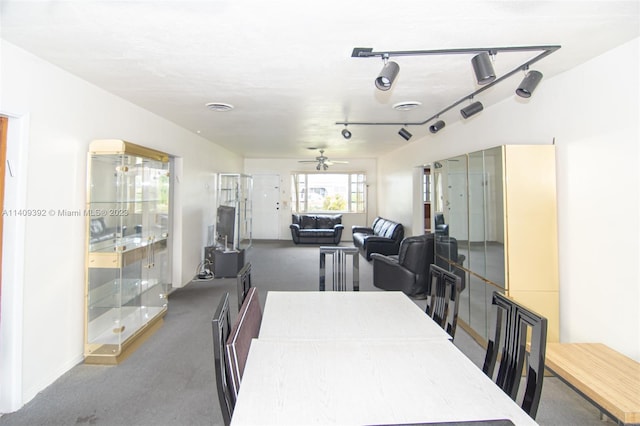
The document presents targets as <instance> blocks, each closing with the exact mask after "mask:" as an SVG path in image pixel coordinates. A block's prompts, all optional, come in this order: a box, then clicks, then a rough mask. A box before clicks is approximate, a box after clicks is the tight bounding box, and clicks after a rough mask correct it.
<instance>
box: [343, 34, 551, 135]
mask: <svg viewBox="0 0 640 426" xmlns="http://www.w3.org/2000/svg"><path fill="white" fill-rule="evenodd" d="M560 47H561V46H559V45H545V46H535V45H534V46H505V47H478V48H463V49H438V50H398V51H390V50H389V51H383V52H375V51H374V50H373V48H372V47H355V48H354V49H353V51H352V53H351V57H352V58H372V57H381V58H382V60H383V61H384V66H383V68H382V71H380V74H379V75H378V77H377V78H376V87H377V88H378V89H380V90H389V89H390V88H391V86H392V84H393V82H394V80H395V79H396V77H397V75H398V72H399V71H400V66H399V65H398V64H397V63H395V62H391V61H389V58H390V57H391V56H423V55H432V56H439V55H440V56H442V55H460V54H463V55H473V57H472V59H471V65H472V67H473V71H474V73H475V77H476V80H477V82H478V84H479V85H481V86H482V87H480V88H477V89H476V90H474V91H473V92H472V93H469V94H467V95H465V96H464V97H462V98H459V99H458V100H454V101H453V102H452V103H450V104H449V105H448V106H446V107H444V108H443V109H441V110H440V111H437V112H436V113H435V114H433V115H432V116H430V117H427V118H426V119H425V120H423V121H415V122H407V121H404V122H398V121H386V122H380V121H373V122H371V121H338V122H336V123H335V124H338V125H344V126H347V125H365V126H368V125H386V126H422V125H424V124H427V123H429V122H431V121H433V120H437V121H436V122H435V123H433V124H432V125H431V126H429V131H430V132H431V133H436V132H438V131H440V130H441V129H442V128H443V127H444V126H445V122H444V121H442V120H439V117H441V116H442V115H443V114H445V113H447V112H449V111H450V110H452V109H454V108H456V107H458V106H459V105H461V104H463V103H465V102H467V101H468V100H469V99H474V98H475V97H476V96H477V95H479V94H481V93H482V92H484V91H485V90H488V89H489V88H491V87H493V86H495V85H496V84H499V83H501V82H502V81H504V80H506V79H508V78H509V77H512V76H513V75H514V74H516V73H519V72H522V71H523V70H524V71H525V72H526V76H525V77H524V79H523V80H522V82H521V83H520V85H519V86H518V88H517V90H516V94H517V95H518V96H521V97H523V98H528V97H530V96H531V94H532V93H533V91H534V90H535V88H536V86H537V85H538V83H540V80H541V79H542V73H541V72H539V71H529V66H531V65H533V64H534V63H536V62H538V61H540V60H541V59H543V58H545V57H547V56H549V55H550V54H552V53H553V52H555V51H556V50H558V49H560ZM535 51H537V52H538V53H537V54H535V55H532V57H530V58H529V59H527V60H525V61H524V62H523V63H521V64H520V65H518V66H516V67H515V68H513V69H511V70H510V71H507V72H505V73H504V74H502V75H500V76H497V75H496V72H495V70H494V68H493V62H492V57H493V56H495V55H496V54H498V53H516V52H517V53H522V52H535ZM483 109H484V107H483V105H482V104H481V103H480V102H474V103H472V104H470V105H468V106H466V107H464V108H462V109H461V110H460V114H462V117H463V118H465V119H466V118H469V117H471V116H473V115H475V114H477V113H479V112H480V111H482V110H483ZM345 130H346V128H345ZM398 134H399V135H400V136H402V137H403V138H404V139H405V140H409V139H410V138H411V136H412V135H411V133H409V131H407V129H405V128H404V127H403V128H402V129H400V131H399V132H398ZM343 136H344V137H345V138H346V136H345V133H344V131H343Z"/></svg>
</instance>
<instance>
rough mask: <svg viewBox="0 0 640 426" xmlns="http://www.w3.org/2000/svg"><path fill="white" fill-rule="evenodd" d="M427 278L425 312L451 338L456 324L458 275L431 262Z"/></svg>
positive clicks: (459, 286)
mask: <svg viewBox="0 0 640 426" xmlns="http://www.w3.org/2000/svg"><path fill="white" fill-rule="evenodd" d="M428 280H429V285H428V290H429V293H428V294H427V307H426V312H427V314H428V315H429V316H430V317H431V318H432V319H433V320H434V321H435V322H436V323H437V324H439V325H440V327H442V328H443V329H444V330H445V331H446V332H447V333H448V334H449V336H451V338H452V339H453V338H454V337H455V334H456V326H457V324H458V302H459V300H460V290H461V281H460V277H459V276H458V275H456V274H454V273H453V272H449V271H447V270H446V269H444V268H441V267H439V266H437V265H435V264H433V263H432V264H431V265H429V276H428Z"/></svg>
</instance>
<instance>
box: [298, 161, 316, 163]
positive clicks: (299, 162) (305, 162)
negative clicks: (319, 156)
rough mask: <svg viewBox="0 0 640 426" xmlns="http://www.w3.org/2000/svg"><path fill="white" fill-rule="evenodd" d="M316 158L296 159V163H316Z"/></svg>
mask: <svg viewBox="0 0 640 426" xmlns="http://www.w3.org/2000/svg"><path fill="white" fill-rule="evenodd" d="M317 162H318V160H298V163H317Z"/></svg>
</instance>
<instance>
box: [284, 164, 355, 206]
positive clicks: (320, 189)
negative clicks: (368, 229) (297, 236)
mask: <svg viewBox="0 0 640 426" xmlns="http://www.w3.org/2000/svg"><path fill="white" fill-rule="evenodd" d="M366 177H367V176H366V174H365V173H327V172H323V173H293V174H292V175H291V206H292V208H293V211H294V212H296V213H306V212H314V213H324V212H327V213H364V212H365V208H366V187H367V184H366V181H367V179H366Z"/></svg>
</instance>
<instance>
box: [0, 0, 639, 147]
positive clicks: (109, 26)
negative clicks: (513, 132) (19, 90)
mask: <svg viewBox="0 0 640 426" xmlns="http://www.w3.org/2000/svg"><path fill="white" fill-rule="evenodd" d="M0 12H1V14H2V16H1V25H2V27H1V32H2V38H3V39H5V40H7V41H8V42H10V43H12V44H14V45H17V46H19V47H21V48H23V49H25V50H27V51H30V52H32V53H34V54H35V55H37V56H40V57H42V58H44V59H46V60H47V61H49V62H51V63H53V64H56V65H58V66H60V67H61V68H63V69H66V70H68V71H70V72H71V73H73V74H75V75H77V76H79V77H81V78H83V79H85V80H88V81H90V82H92V83H94V84H96V85H98V86H100V87H102V88H104V89H105V90H107V91H109V92H112V93H114V94H116V95H118V96H120V97H122V98H125V99H128V100H129V101H131V102H133V103H135V104H137V105H140V106H141V107H143V108H145V109H147V110H150V111H152V112H155V113H157V114H158V115H160V116H163V117H165V118H167V119H168V120H170V121H173V122H175V123H177V124H179V125H181V126H183V127H185V128H187V129H190V130H192V131H193V132H198V133H200V134H201V135H202V136H203V137H205V138H207V139H209V140H211V141H212V142H215V143H218V144H220V145H223V146H226V147H227V148H228V149H230V150H232V151H234V152H237V153H238V154H240V155H243V156H245V157H249V158H299V159H302V158H306V157H312V156H315V155H317V153H315V152H313V153H312V152H309V151H308V150H307V149H308V148H309V147H324V148H326V155H328V156H329V157H330V158H335V159H339V158H353V157H361V158H362V157H377V156H379V155H382V154H383V153H384V152H388V151H389V150H393V149H396V148H398V147H399V146H402V144H406V143H407V142H405V140H404V139H402V138H401V137H400V136H398V134H397V131H398V130H399V128H400V127H401V126H350V127H349V130H351V131H352V133H353V137H352V138H351V139H350V140H348V141H347V140H345V139H344V138H343V137H342V136H341V134H340V131H341V130H342V129H343V126H340V125H336V124H335V123H336V122H337V121H345V120H346V121H368V122H369V121H384V122H389V121H391V122H407V121H408V122H411V121H413V122H420V121H423V120H425V119H426V118H427V117H430V116H432V115H433V114H435V113H436V112H437V111H439V110H441V109H442V108H444V107H445V106H447V105H449V104H451V103H452V102H454V101H456V100H458V99H461V98H463V97H465V96H466V95H467V94H469V93H471V92H473V91H474V90H476V89H478V88H479V86H477V85H476V84H475V81H474V77H473V72H472V68H471V65H470V59H471V56H470V55H469V56H467V55H453V56H418V57H398V58H393V60H395V61H396V62H398V63H399V64H400V74H399V76H398V78H397V80H396V82H395V84H394V87H393V88H392V90H390V91H388V92H381V91H378V90H376V89H375V87H374V84H373V81H374V78H375V77H376V75H377V74H378V72H379V71H380V68H381V67H382V61H381V59H380V58H352V57H351V52H352V50H353V48H354V47H372V48H374V50H375V51H390V50H391V51H396V50H426V49H453V48H470V47H474V48H475V47H500V46H524V45H555V44H558V45H561V46H562V48H561V49H559V50H558V51H556V52H555V53H553V54H552V55H550V56H548V57H547V58H545V59H543V60H541V61H540V62H538V63H537V64H535V65H534V66H533V67H532V68H534V69H537V70H539V71H541V72H543V74H544V75H545V78H549V77H552V76H554V75H556V74H558V73H561V72H563V71H565V70H568V69H570V68H572V67H575V66H576V65H578V64H580V63H582V62H584V61H586V60H588V59H590V58H592V57H595V56H597V55H599V54H601V53H603V52H605V51H606V50H608V49H611V48H613V47H615V46H618V45H620V44H622V43H624V42H626V41H629V40H631V39H633V38H636V37H638V35H639V34H640V24H639V2H638V1H637V0H636V1H571V0H565V1H516V0H511V1H450V0H447V1H433V0H397V1H394V2H391V1H384V2H383V1H379V0H323V1H301V0H274V1H263V0H219V1H208V0H200V1H189V0H186V1H150V0H146V1H134V0H129V1H116V0H105V1H95V0H92V1H86V0H77V1H25V0H21V1H17V0H2V1H1V9H0ZM536 54H537V52H534V53H533V54H532V53H527V54H524V55H523V54H522V53H500V54H498V55H496V58H495V68H496V71H497V74H498V76H500V75H501V74H502V73H504V72H506V71H508V70H511V69H512V68H514V67H516V66H517V65H518V64H521V63H522V62H524V61H525V60H527V59H529V58H531V57H532V56H535V55H536ZM614 71H615V70H612V72H614ZM520 80H521V75H520V73H518V75H516V76H513V77H511V78H510V79H508V80H505V81H504V82H502V83H500V84H498V85H496V86H494V87H492V88H491V89H489V90H487V91H486V92H484V93H482V94H481V95H479V96H478V97H477V98H476V100H480V101H482V103H483V104H484V105H485V108H486V107H487V106H488V105H491V104H493V103H495V102H499V101H501V100H504V99H507V98H512V99H513V102H526V101H523V100H522V99H521V98H517V97H516V96H515V95H514V90H515V88H516V87H517V85H518V84H519V82H520ZM538 90H544V79H543V81H542V83H541V84H540V86H539V87H538ZM534 96H535V94H534ZM401 101H419V102H422V106H421V107H420V108H418V109H416V110H413V111H410V112H401V111H396V110H394V109H392V108H391V106H392V105H393V104H395V103H396V102H401ZM208 102H224V103H230V104H232V105H234V106H235V108H234V109H233V110H232V111H229V112H213V111H210V110H209V109H207V108H206V107H205V104H206V103H208ZM458 109H459V108H454V109H452V110H451V111H450V112H448V113H447V114H445V115H444V116H443V117H442V118H443V119H444V120H445V121H446V122H447V123H451V122H453V121H455V120H459V119H461V118H460V114H459V112H458ZM485 113H486V111H485ZM481 116H482V114H480V115H478V116H476V117H474V118H472V119H474V120H477V119H482V118H481ZM409 130H410V131H411V132H412V133H413V134H414V138H415V139H417V138H418V137H423V136H425V135H427V134H429V132H428V129H427V126H426V125H425V126H413V127H410V128H409ZM446 130H447V129H444V130H443V131H446ZM437 136H438V135H429V137H437Z"/></svg>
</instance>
